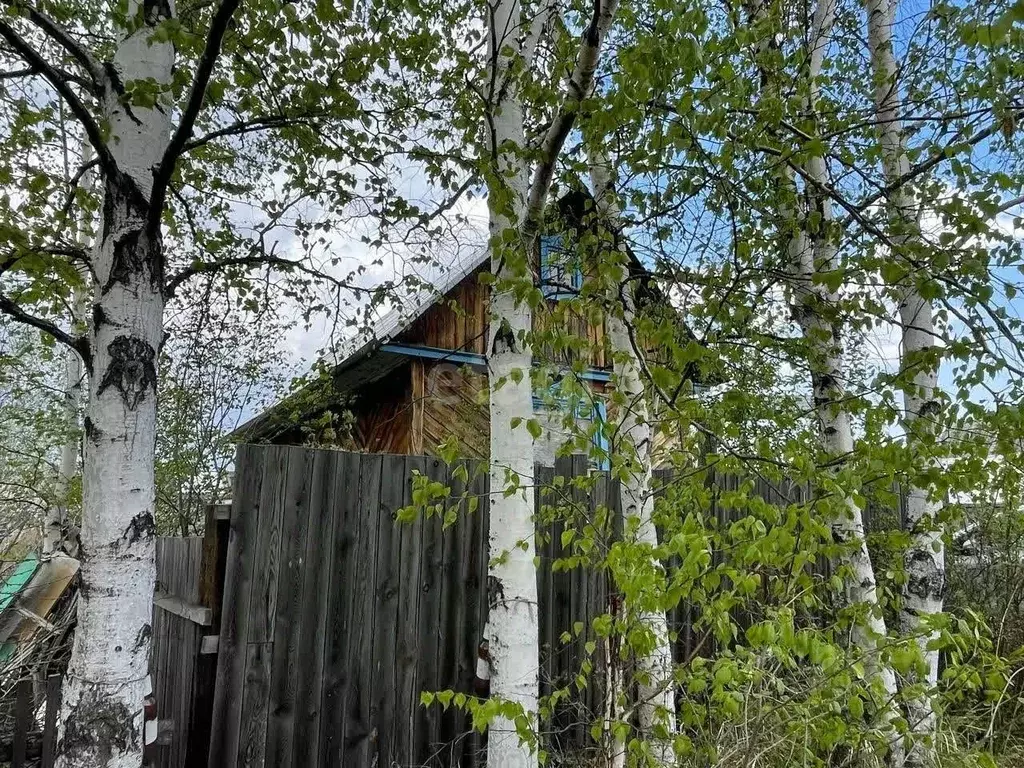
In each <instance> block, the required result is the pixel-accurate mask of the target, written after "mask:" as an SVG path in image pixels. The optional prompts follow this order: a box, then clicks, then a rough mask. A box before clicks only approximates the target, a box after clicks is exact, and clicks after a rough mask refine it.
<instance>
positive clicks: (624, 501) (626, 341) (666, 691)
mask: <svg viewBox="0 0 1024 768" xmlns="http://www.w3.org/2000/svg"><path fill="white" fill-rule="evenodd" d="M590 178H591V183H592V184H593V187H594V198H595V200H597V205H598V208H599V210H600V211H601V213H602V215H603V216H604V217H605V218H606V220H607V221H608V222H609V223H610V224H611V225H612V227H613V228H615V229H618V228H619V227H620V225H621V222H620V214H619V208H618V204H617V202H616V200H615V198H614V190H613V189H612V179H611V173H610V169H609V167H608V162H607V160H606V159H604V158H602V159H601V160H599V161H597V162H592V163H591V166H590ZM613 301H615V302H616V303H618V305H619V306H618V310H619V311H618V312H616V311H611V312H609V313H608V316H607V318H606V320H605V323H606V328H607V333H608V339H609V342H610V343H611V349H612V355H613V359H614V366H615V385H616V387H617V388H618V390H619V392H620V394H621V395H622V397H623V399H624V406H623V408H622V414H621V416H620V418H619V425H618V430H617V433H618V435H619V445H618V446H617V450H618V452H619V453H621V454H622V455H624V456H628V457H629V458H630V460H631V463H632V466H631V471H630V472H628V473H627V474H626V476H625V478H624V479H623V480H622V483H621V486H620V508H621V509H622V513H623V516H624V518H625V520H626V530H630V528H631V526H630V520H632V521H634V525H635V528H636V534H635V537H636V538H635V540H636V542H637V543H639V544H645V545H647V546H650V547H651V548H652V549H654V548H655V547H657V546H658V531H657V529H656V528H655V525H654V518H653V514H654V495H653V493H652V490H651V477H652V465H651V451H652V448H653V440H652V434H651V418H650V407H649V404H648V401H647V393H646V390H645V388H644V381H643V377H642V374H641V371H642V368H641V363H640V360H639V359H638V358H637V353H636V349H635V347H634V345H633V341H632V339H631V338H630V335H629V330H628V329H629V328H630V327H635V322H636V306H635V301H634V299H633V293H632V291H631V290H630V287H629V285H627V287H626V290H625V291H624V292H623V294H622V295H621V296H618V295H617V296H615V297H613ZM625 608H626V610H627V611H629V610H630V606H628V605H627V606H625ZM636 620H637V621H639V622H641V623H642V624H643V625H644V626H645V627H647V629H648V630H649V631H650V632H651V633H652V634H653V636H654V647H653V649H652V650H651V653H650V654H648V655H646V656H643V657H641V658H640V659H638V667H639V672H640V674H639V679H638V683H637V696H638V702H637V714H638V719H639V724H640V729H641V731H642V732H643V734H644V735H645V736H646V737H647V738H648V739H650V740H651V745H652V747H653V749H652V753H653V755H654V757H655V759H656V760H658V762H659V764H661V765H669V764H671V763H672V760H673V755H672V742H671V736H672V734H674V733H675V728H676V716H675V685H674V684H673V674H672V671H673V663H672V645H671V643H670V641H669V633H668V619H667V617H666V614H665V613H664V612H663V611H656V612H650V611H641V612H640V613H639V615H637V616H636ZM662 729H664V731H665V733H666V734H667V735H668V736H669V738H668V739H665V738H658V734H659V733H660V731H662Z"/></svg>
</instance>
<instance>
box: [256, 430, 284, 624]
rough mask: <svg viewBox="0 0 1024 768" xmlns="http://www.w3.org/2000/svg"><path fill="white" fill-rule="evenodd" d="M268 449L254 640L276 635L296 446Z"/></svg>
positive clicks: (280, 446)
mask: <svg viewBox="0 0 1024 768" xmlns="http://www.w3.org/2000/svg"><path fill="white" fill-rule="evenodd" d="M264 450H265V451H266V453H265V455H264V462H265V464H264V466H265V470H264V473H265V474H264V481H263V489H262V494H261V496H260V524H259V530H258V533H257V534H256V548H255V551H254V553H253V557H254V560H253V562H254V563H255V564H256V565H255V569H254V571H253V577H252V578H253V582H252V597H251V602H250V607H249V613H250V617H249V634H248V637H247V638H246V639H247V641H248V642H250V643H269V642H271V641H273V639H274V626H275V620H276V617H277V597H278V572H279V570H280V568H281V562H280V561H281V539H282V534H281V527H282V525H283V522H282V521H283V515H284V510H285V507H286V506H287V504H288V502H287V498H288V490H289V489H288V480H289V468H288V461H289V456H290V454H291V453H292V451H293V450H294V449H291V448H289V447H288V446H282V445H275V446H273V447H271V448H267V449H264Z"/></svg>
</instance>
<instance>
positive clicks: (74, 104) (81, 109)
mask: <svg viewBox="0 0 1024 768" xmlns="http://www.w3.org/2000/svg"><path fill="white" fill-rule="evenodd" d="M0 37H2V38H3V39H4V40H6V41H7V42H8V44H9V45H10V46H11V47H12V48H14V50H15V51H16V52H17V54H18V55H19V56H20V57H21V58H22V59H24V61H25V63H27V64H28V65H29V66H30V67H33V68H35V69H37V70H38V71H39V74H41V75H42V76H43V77H44V78H45V79H46V80H47V82H49V83H50V85H51V86H53V88H54V90H55V91H57V93H58V94H59V95H60V96H61V98H63V99H64V101H66V102H67V104H68V107H69V108H70V109H71V112H72V113H73V114H74V116H75V118H76V119H77V120H78V121H79V122H80V123H81V124H82V129H83V130H84V131H85V135H86V136H87V137H88V139H89V143H90V144H91V145H92V148H93V151H95V152H96V157H97V161H98V162H99V164H100V167H101V168H103V170H104V172H105V173H107V174H108V175H110V176H114V175H116V174H117V172H118V171H117V163H115V162H114V156H113V155H112V154H111V153H110V149H109V148H108V147H107V144H106V142H105V141H104V140H103V133H102V132H101V131H100V128H99V126H98V125H97V124H96V121H95V120H93V117H92V115H90V114H89V110H88V109H86V108H85V105H84V104H83V103H82V101H81V100H80V99H79V98H78V96H77V95H76V94H75V92H74V91H73V90H71V88H70V87H69V86H68V81H67V80H66V79H64V78H63V77H61V75H60V73H59V72H57V71H56V70H55V69H54V68H53V67H51V66H50V64H49V63H48V62H47V61H46V60H45V59H44V58H43V57H42V55H40V53H39V52H38V51H37V50H36V49H35V48H33V47H32V46H31V45H29V44H28V43H27V42H25V40H24V39H23V38H22V37H21V36H20V35H19V34H18V33H17V32H16V31H15V30H14V28H13V27H11V26H10V25H9V24H8V23H7V22H6V21H0Z"/></svg>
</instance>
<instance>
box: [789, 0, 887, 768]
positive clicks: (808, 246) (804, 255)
mask: <svg viewBox="0 0 1024 768" xmlns="http://www.w3.org/2000/svg"><path fill="white" fill-rule="evenodd" d="M835 7H836V0H820V1H819V2H818V3H817V5H816V6H815V10H814V19H813V22H812V29H811V34H810V44H811V55H810V57H809V67H808V77H809V81H810V82H809V87H808V108H809V109H810V110H813V109H814V108H815V105H816V103H817V100H818V78H819V77H820V75H821V66H822V60H823V56H824V51H825V49H826V48H827V46H828V44H829V37H830V34H831V30H832V27H833V24H834V22H835ZM806 173H807V176H808V184H807V192H808V198H809V199H810V200H811V201H812V202H811V205H812V206H813V207H815V208H816V209H817V210H818V212H820V214H821V228H822V230H821V231H822V232H823V233H824V234H823V235H818V236H817V237H815V238H813V239H812V238H811V237H809V235H808V233H807V231H806V230H805V229H804V228H803V226H801V228H800V230H799V231H798V232H797V234H796V235H795V236H794V238H793V239H792V241H791V243H790V264H791V269H792V272H793V278H794V279H793V283H792V284H793V293H794V304H793V313H794V316H795V317H796V319H797V321H798V323H799V324H800V328H801V330H802V332H803V336H804V339H805V340H806V341H807V344H808V357H809V364H810V369H811V382H812V388H813V398H814V409H815V415H816V417H817V419H818V424H819V428H820V431H821V443H822V448H823V450H824V453H825V454H826V455H827V456H829V457H831V458H832V459H837V458H838V459H841V458H842V457H844V456H849V455H851V454H852V453H853V449H854V442H853V427H852V424H851V421H850V413H849V411H848V410H847V409H846V408H845V407H844V405H843V403H844V401H845V384H844V382H845V380H846V375H845V373H844V370H843V358H842V342H841V339H840V330H839V329H838V328H837V327H836V326H835V325H834V324H833V323H832V322H831V320H830V319H829V317H828V316H829V315H831V314H832V313H833V312H834V309H835V307H836V305H837V302H838V296H837V294H836V293H835V292H834V291H830V290H829V289H828V288H827V287H826V285H825V284H824V283H822V282H816V281H815V277H816V275H817V274H819V273H820V272H829V271H831V270H833V269H835V267H836V264H835V257H836V246H835V242H834V239H833V238H834V236H833V233H832V232H831V231H830V229H831V225H832V222H833V221H834V214H833V210H832V204H831V201H830V200H828V198H827V197H825V196H824V195H823V194H821V192H820V187H816V186H815V185H827V184H828V172H827V168H826V165H825V159H824V157H822V156H821V155H812V156H811V157H810V158H809V159H808V161H807V169H806ZM843 506H844V509H843V511H842V512H841V514H840V515H839V517H837V518H836V519H835V520H833V522H832V530H833V535H834V537H835V539H836V540H837V541H839V542H842V543H843V544H845V545H847V546H848V547H849V549H848V552H847V555H846V560H845V565H846V566H847V567H848V568H849V569H850V574H849V576H847V578H846V580H845V583H844V587H845V590H846V601H847V603H848V604H849V605H851V606H857V607H859V608H861V609H862V610H863V613H864V616H863V620H862V621H860V622H858V623H857V624H856V625H855V626H854V627H853V631H852V641H853V643H854V645H855V646H856V647H857V648H858V649H859V650H860V651H861V652H862V653H863V654H864V656H865V660H866V663H867V665H868V668H869V670H870V671H871V672H872V673H873V674H874V675H875V676H877V680H878V682H879V683H880V685H881V688H882V695H883V696H884V697H885V700H886V701H887V702H888V703H889V706H888V707H887V709H888V715H887V718H886V719H887V720H888V721H889V722H890V724H891V722H892V721H893V720H894V719H895V718H896V716H897V713H896V710H895V709H894V707H895V704H894V702H895V697H896V676H895V674H894V673H893V670H892V668H891V667H890V666H889V665H888V664H885V663H883V662H882V661H881V658H880V651H881V646H882V645H883V644H884V642H885V641H886V639H887V635H888V628H887V627H886V624H885V619H884V617H883V615H882V608H881V605H880V604H879V600H878V591H877V587H876V582H875V572H874V567H873V566H872V563H871V556H870V554H869V553H868V548H867V541H866V539H865V530H864V518H863V515H862V512H861V509H860V507H859V506H858V505H857V503H856V501H855V500H854V498H853V497H852V495H848V496H847V497H846V498H845V499H844V502H843ZM891 736H892V738H891V741H892V754H891V756H890V758H891V762H892V763H895V764H899V763H901V762H902V748H901V745H900V744H899V743H898V740H897V739H896V738H895V737H894V735H891Z"/></svg>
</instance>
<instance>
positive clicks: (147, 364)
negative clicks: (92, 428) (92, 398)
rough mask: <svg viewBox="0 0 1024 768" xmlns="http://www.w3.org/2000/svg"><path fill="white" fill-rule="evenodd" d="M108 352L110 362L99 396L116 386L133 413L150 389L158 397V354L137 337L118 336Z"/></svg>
mask: <svg viewBox="0 0 1024 768" xmlns="http://www.w3.org/2000/svg"><path fill="white" fill-rule="evenodd" d="M107 352H108V353H109V354H110V363H109V364H108V365H107V372H106V373H105V374H104V375H103V380H102V381H101V382H100V386H99V389H98V390H97V394H99V395H102V394H103V392H104V391H105V390H106V389H107V387H111V386H112V387H114V389H116V390H117V391H118V392H120V393H121V399H122V400H123V401H124V405H125V408H127V409H128V410H129V411H134V410H135V409H136V408H138V407H139V403H141V402H142V401H143V400H144V399H145V397H146V391H147V390H149V389H150V388H152V389H153V396H154V397H155V396H156V352H155V351H154V350H153V347H151V346H150V345H149V343H148V342H145V341H143V340H142V339H138V338H136V337H134V336H118V337H117V338H116V339H114V340H113V341H112V342H110V344H108V345H107Z"/></svg>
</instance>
